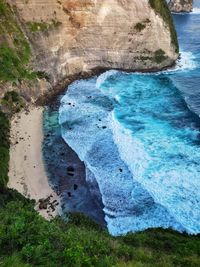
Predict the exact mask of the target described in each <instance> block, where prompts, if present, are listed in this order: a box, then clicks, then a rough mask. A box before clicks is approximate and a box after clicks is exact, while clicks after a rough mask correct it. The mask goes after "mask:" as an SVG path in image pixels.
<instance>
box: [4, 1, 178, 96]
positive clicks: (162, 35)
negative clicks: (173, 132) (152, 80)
mask: <svg viewBox="0 0 200 267" xmlns="http://www.w3.org/2000/svg"><path fill="white" fill-rule="evenodd" d="M3 2H5V1H4V0H0V3H3ZM7 2H8V3H9V4H10V6H11V8H12V10H14V12H12V16H14V17H15V21H16V23H17V25H19V26H20V28H21V29H23V33H24V35H25V36H26V37H27V38H28V41H29V44H30V47H31V50H32V55H33V57H32V61H31V62H32V68H33V69H34V70H36V71H37V74H38V71H39V75H38V76H37V77H39V78H41V77H47V76H48V78H49V79H48V80H49V81H50V84H49V83H48V82H46V81H45V79H43V80H41V79H40V84H39V86H36V85H35V84H34V85H33V82H31V83H32V85H29V86H28V87H29V88H30V90H28V92H29V93H28V95H31V96H33V98H37V97H38V95H41V94H42V93H43V92H44V91H47V90H48V89H50V88H51V87H52V86H55V85H57V84H58V83H59V82H60V81H63V79H65V78H66V77H69V76H73V75H77V74H79V73H82V72H90V71H91V70H94V69H110V68H115V69H125V70H144V71H145V70H158V69H162V68H164V67H167V66H170V65H172V64H173V63H174V61H175V60H176V58H177V57H178V47H177V43H176V40H175V42H174V38H175V39H176V36H175V30H174V28H173V25H172V21H171V20H170V19H171V17H170V15H169V10H168V9H167V7H166V4H165V1H164V0H160V1H149V0H140V1H137V0H110V1H105V0H101V1H95V0H73V1H72V0H59V1H58V0H43V1H41V0H28V1H24V0H7ZM152 2H153V5H152ZM154 2H155V3H157V2H158V5H157V4H156V5H154ZM158 7H159V8H158ZM163 10H164V12H163ZM16 15H17V16H16ZM3 36H5V33H3ZM173 36H175V37H173ZM1 39H2V36H1ZM7 39H8V38H7ZM11 39H12V38H11ZM8 43H11V42H8ZM25 78H26V77H25ZM29 84H30V82H29ZM1 87H2V88H4V90H8V89H10V87H11V86H10V85H9V86H5V85H4V86H1ZM19 87H22V88H24V85H23V86H22V85H21V84H20V85H19ZM25 87H26V86H25ZM36 87H37V88H36ZM5 88H6V89H5ZM32 88H34V89H33V90H32ZM20 90H22V89H20ZM2 91H3V89H2ZM22 91H23V92H24V93H26V89H23V90H22Z"/></svg>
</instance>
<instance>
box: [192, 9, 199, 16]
mask: <svg viewBox="0 0 200 267" xmlns="http://www.w3.org/2000/svg"><path fill="white" fill-rule="evenodd" d="M191 14H193V15H200V8H199V7H194V8H193V11H192V13H191Z"/></svg>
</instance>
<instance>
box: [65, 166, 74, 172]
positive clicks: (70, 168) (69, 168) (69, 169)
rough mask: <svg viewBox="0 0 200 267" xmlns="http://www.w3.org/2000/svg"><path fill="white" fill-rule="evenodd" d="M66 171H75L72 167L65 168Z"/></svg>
mask: <svg viewBox="0 0 200 267" xmlns="http://www.w3.org/2000/svg"><path fill="white" fill-rule="evenodd" d="M67 171H68V172H74V171H75V169H74V167H73V166H69V167H67Z"/></svg>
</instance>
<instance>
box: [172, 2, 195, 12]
mask: <svg viewBox="0 0 200 267" xmlns="http://www.w3.org/2000/svg"><path fill="white" fill-rule="evenodd" d="M169 9H170V10H171V11H172V12H177V13H180V12H192V10H193V0H171V1H170V2H169Z"/></svg>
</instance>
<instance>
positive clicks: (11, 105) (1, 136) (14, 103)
mask: <svg viewBox="0 0 200 267" xmlns="http://www.w3.org/2000/svg"><path fill="white" fill-rule="evenodd" d="M24 106H25V102H24V101H23V100H22V98H21V97H20V96H19V95H18V94H17V93H16V92H8V93H6V94H5V96H4V97H3V99H1V101H0V193H1V192H3V190H4V189H5V187H6V185H7V182H8V168H9V159H10V157H9V148H10V140H9V136H10V121H9V118H11V116H12V115H13V114H15V113H16V112H19V111H20V110H21V108H23V107H24ZM3 111H4V112H3ZM5 112H6V114H5Z"/></svg>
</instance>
